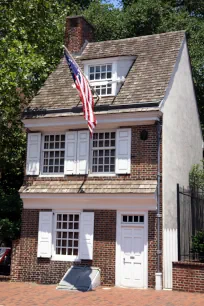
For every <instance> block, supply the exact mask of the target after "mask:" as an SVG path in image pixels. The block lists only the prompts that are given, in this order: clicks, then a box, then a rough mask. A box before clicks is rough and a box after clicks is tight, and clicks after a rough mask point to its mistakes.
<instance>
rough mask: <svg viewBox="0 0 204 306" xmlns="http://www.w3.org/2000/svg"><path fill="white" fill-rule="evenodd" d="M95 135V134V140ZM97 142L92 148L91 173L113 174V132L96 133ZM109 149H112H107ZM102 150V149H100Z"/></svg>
mask: <svg viewBox="0 0 204 306" xmlns="http://www.w3.org/2000/svg"><path fill="white" fill-rule="evenodd" d="M96 135H97V133H95V136H94V137H95V138H96V137H97V136H96ZM98 138H99V139H100V140H99V141H98V142H95V145H94V146H93V147H92V150H93V159H92V171H93V172H106V173H107V172H114V171H115V132H104V133H98ZM110 147H112V148H114V149H109V148H110ZM102 148H103V149H102Z"/></svg>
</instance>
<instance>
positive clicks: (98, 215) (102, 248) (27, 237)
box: [11, 209, 156, 288]
mask: <svg viewBox="0 0 204 306" xmlns="http://www.w3.org/2000/svg"><path fill="white" fill-rule="evenodd" d="M40 211H45V210H39V209H24V210H23V213H22V228H21V238H20V240H16V241H14V243H13V253H12V268H11V279H12V280H13V281H30V282H31V281H32V282H37V283H43V284H51V283H54V284H56V283H58V282H59V281H60V280H61V278H62V277H63V275H64V274H65V272H66V271H67V269H68V268H69V267H70V266H71V265H73V264H76V263H72V262H67V261H66V262H65V261H53V260H51V259H47V258H37V244H38V222H39V212H40ZM94 215H95V217H94V249H93V261H91V260H90V261H88V260H86V261H85V260H82V261H81V263H77V265H90V266H91V265H92V266H95V267H99V268H100V269H101V283H102V285H112V286H113V285H115V255H116V254H115V252H116V211H115V210H94ZM148 222H149V233H148V249H149V255H148V274H149V275H148V278H149V282H148V286H149V287H151V288H153V287H154V285H155V269H156V255H155V254H156V244H155V238H156V227H155V226H156V218H155V212H149V220H148Z"/></svg>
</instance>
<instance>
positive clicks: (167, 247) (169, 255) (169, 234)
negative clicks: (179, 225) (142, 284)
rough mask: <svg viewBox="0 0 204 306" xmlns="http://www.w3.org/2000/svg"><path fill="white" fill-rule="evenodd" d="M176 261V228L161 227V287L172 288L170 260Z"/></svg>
mask: <svg viewBox="0 0 204 306" xmlns="http://www.w3.org/2000/svg"><path fill="white" fill-rule="evenodd" d="M173 261H178V242H177V229H171V228H163V287H164V288H165V289H172V262H173Z"/></svg>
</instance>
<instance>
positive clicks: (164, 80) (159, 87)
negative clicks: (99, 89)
mask: <svg viewBox="0 0 204 306" xmlns="http://www.w3.org/2000/svg"><path fill="white" fill-rule="evenodd" d="M184 39H185V32H184V31H178V32H168V33H163V34H156V35H150V36H141V37H133V38H127V39H120V40H109V41H102V42H92V43H88V44H87V45H86V47H85V49H84V50H83V52H82V54H81V55H80V56H77V57H76V61H77V63H78V64H79V65H80V66H81V68H82V69H83V61H85V60H93V59H101V58H107V59H108V58H111V57H122V56H135V60H134V62H133V65H132V66H131V68H130V70H129V72H128V74H127V76H126V78H125V82H124V84H123V85H122V87H121V89H120V90H119V92H118V94H117V95H116V96H111V97H102V98H101V99H100V100H99V101H98V102H97V104H96V106H95V110H96V111H97V112H98V111H99V112H100V111H103V112H104V111H106V110H107V111H109V110H110V109H111V110H113V109H120V110H122V109H125V108H127V107H133V108H137V107H140V108H141V107H156V106H158V105H159V103H160V102H161V101H162V99H163V98H164V95H165V92H166V89H167V86H168V84H169V81H170V78H171V75H172V73H173V68H174V66H175V64H176V59H177V57H178V53H179V50H180V48H181V45H182V43H183V41H184ZM72 84H73V80H72V77H71V74H70V71H69V69H68V66H67V64H66V63H65V60H64V59H62V60H61V61H60V63H59V65H58V67H57V68H56V70H55V71H54V72H52V73H51V74H50V76H49V77H48V79H47V80H46V82H45V84H44V85H43V86H42V88H41V89H40V90H39V92H38V94H37V95H36V96H35V97H34V99H33V100H32V101H31V103H30V105H29V109H30V111H31V110H35V112H34V113H35V117H36V115H37V116H44V115H45V114H48V113H50V115H51V114H52V115H51V116H53V114H55V113H56V112H57V113H58V114H59V113H60V112H66V113H67V114H68V115H69V114H73V113H82V106H81V102H80V100H79V97H78V94H77V91H76V89H74V88H73V87H72ZM30 111H29V112H27V111H26V112H24V118H28V117H32V116H33V112H30ZM39 111H41V112H39ZM43 114H44V115H43ZM46 116H49V115H46Z"/></svg>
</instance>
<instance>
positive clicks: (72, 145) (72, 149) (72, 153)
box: [64, 132, 77, 175]
mask: <svg viewBox="0 0 204 306" xmlns="http://www.w3.org/2000/svg"><path fill="white" fill-rule="evenodd" d="M76 155H77V132H66V140H65V163H64V173H65V174H70V175H72V174H76V158H77V156H76Z"/></svg>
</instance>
